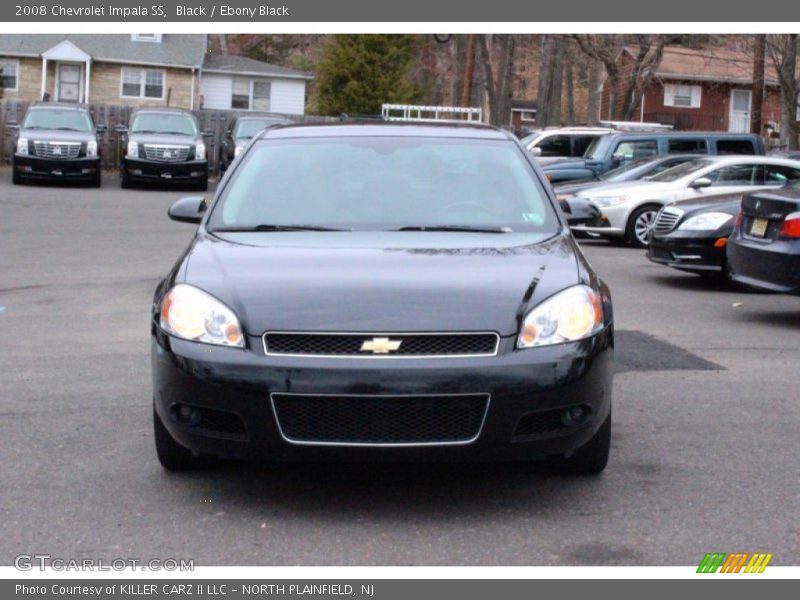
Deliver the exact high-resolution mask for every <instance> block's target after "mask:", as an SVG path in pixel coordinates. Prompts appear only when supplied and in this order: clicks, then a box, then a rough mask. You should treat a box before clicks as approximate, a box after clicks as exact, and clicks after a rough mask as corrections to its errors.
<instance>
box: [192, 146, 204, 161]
mask: <svg viewBox="0 0 800 600" xmlns="http://www.w3.org/2000/svg"><path fill="white" fill-rule="evenodd" d="M194 159H195V160H205V159H206V145H205V144H203V143H200V144H197V146H195V147H194Z"/></svg>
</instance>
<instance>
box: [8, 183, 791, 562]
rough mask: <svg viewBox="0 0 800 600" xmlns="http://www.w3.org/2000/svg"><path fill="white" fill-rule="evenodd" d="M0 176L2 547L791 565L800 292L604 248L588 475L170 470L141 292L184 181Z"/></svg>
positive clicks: (265, 558) (171, 252)
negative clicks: (746, 560) (782, 292)
mask: <svg viewBox="0 0 800 600" xmlns="http://www.w3.org/2000/svg"><path fill="white" fill-rule="evenodd" d="M10 179H11V177H10V173H9V171H8V170H4V171H0V208H1V209H2V212H1V213H0V214H1V215H2V217H1V218H0V307H2V308H0V335H2V340H3V344H2V345H0V373H1V374H2V380H1V381H0V465H1V466H2V468H1V469H0V564H5V565H7V564H11V563H12V561H13V558H14V556H16V555H18V554H23V553H24V554H33V553H48V554H51V555H52V556H58V557H62V558H82V557H103V558H106V559H109V560H110V559H112V558H117V557H128V558H131V557H132V558H142V559H147V558H167V557H177V558H193V559H194V560H195V562H196V564H197V565H235V564H245V565H261V564H290V565H296V564H333V565H344V564H367V565H369V564H378V565H444V564H447V565H461V564H484V565H488V564H513V565H540V564H570V565H574V564H589V565H594V564H666V565H688V564H697V563H698V562H699V561H700V559H701V558H702V556H703V554H704V553H705V552H710V551H724V552H733V551H743V552H752V551H761V552H772V553H774V555H775V558H774V559H773V564H797V563H798V562H800V561H799V560H798V559H800V541H799V540H800V531H799V530H798V529H799V528H800V526H798V524H797V519H796V515H797V514H798V513H799V512H800V505H799V504H800V468H799V467H798V463H797V456H798V455H800V436H798V433H797V432H798V428H799V427H800V403H798V393H797V381H798V378H797V377H798V375H797V374H798V370H797V369H798V365H799V364H800V345H799V344H798V343H797V340H798V333H800V300H799V299H797V298H790V297H782V296H770V295H760V294H747V293H743V292H739V291H731V290H728V289H725V288H722V287H721V286H719V285H718V284H714V283H709V282H706V281H704V280H702V279H700V278H698V277H696V276H693V275H685V274H681V273H678V272H675V271H671V270H669V269H666V268H664V267H660V266H656V265H653V264H651V263H649V262H648V261H647V260H646V258H645V257H644V254H643V252H642V251H640V250H632V249H627V248H616V247H612V246H610V245H607V244H604V243H599V242H587V243H585V244H584V248H585V250H586V253H587V255H588V256H589V258H590V260H591V261H592V262H593V263H594V265H595V267H596V268H597V269H598V271H600V273H601V274H602V275H603V276H604V277H605V279H606V280H607V281H608V283H609V284H610V285H611V288H612V291H613V294H614V299H615V311H616V328H617V359H618V360H617V364H618V366H617V369H618V374H617V376H616V380H615V408H614V419H615V422H614V428H615V429H614V433H613V447H612V457H611V463H610V465H609V468H608V469H607V471H606V472H605V474H604V475H603V476H601V477H599V478H594V479H592V478H586V479H581V478H559V477H555V476H551V475H547V474H544V473H540V472H533V473H531V472H530V471H529V470H528V469H525V468H522V467H520V466H515V465H508V466H500V467H497V466H474V465H472V466H470V465H450V466H420V465H393V466H385V465H372V466H363V465H349V466H313V465H312V466H309V465H304V466H281V467H267V466H262V465H233V464H223V465H221V466H219V467H217V468H214V469H212V470H209V471H204V472H199V473H192V474H182V475H174V474H167V473H165V472H163V471H162V469H161V467H160V466H159V465H158V463H157V461H156V457H155V452H154V449H153V442H152V436H151V413H150V406H151V384H150V372H149V337H148V335H149V304H150V302H151V300H152V292H153V289H154V287H155V285H156V283H157V281H158V280H159V278H160V277H161V276H162V275H163V274H165V273H166V271H167V270H168V269H169V268H170V266H171V265H172V263H173V261H174V260H175V259H176V257H177V256H178V254H179V253H180V252H181V251H182V250H183V248H185V246H186V244H187V243H188V242H189V240H190V238H191V235H192V227H191V226H189V225H181V224H177V223H173V222H170V221H169V220H168V219H167V217H166V210H167V207H168V206H169V205H170V203H171V202H172V201H173V200H174V199H176V198H178V197H180V196H181V195H191V194H192V192H181V191H166V192H158V191H137V190H130V191H129V190H125V191H123V190H120V189H119V187H118V185H117V181H116V179H115V178H113V177H110V176H109V177H106V180H105V183H104V185H103V188H102V189H99V190H95V189H83V188H58V187H45V186H25V187H13V186H12V185H11V182H10Z"/></svg>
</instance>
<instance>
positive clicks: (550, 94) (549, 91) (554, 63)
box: [536, 35, 565, 127]
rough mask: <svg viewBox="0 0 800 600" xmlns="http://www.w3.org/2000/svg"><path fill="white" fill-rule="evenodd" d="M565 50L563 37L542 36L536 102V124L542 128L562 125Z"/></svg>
mask: <svg viewBox="0 0 800 600" xmlns="http://www.w3.org/2000/svg"><path fill="white" fill-rule="evenodd" d="M564 48H565V39H564V38H563V37H562V36H560V35H545V36H542V51H541V56H540V63H539V88H538V90H539V91H538V94H537V100H536V123H537V125H539V126H541V127H547V126H549V125H560V124H561V91H562V81H563V76H564Z"/></svg>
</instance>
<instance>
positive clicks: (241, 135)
mask: <svg viewBox="0 0 800 600" xmlns="http://www.w3.org/2000/svg"><path fill="white" fill-rule="evenodd" d="M280 123H283V121H282V120H280V119H243V120H241V121H239V122H238V123H237V125H236V129H235V130H234V133H233V137H235V138H236V139H248V140H249V139H251V138H252V137H253V136H254V135H255V134H257V133H258V132H259V131H261V130H262V129H265V128H267V127H271V126H273V125H278V124H280Z"/></svg>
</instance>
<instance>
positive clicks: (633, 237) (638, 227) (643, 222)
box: [625, 204, 661, 248]
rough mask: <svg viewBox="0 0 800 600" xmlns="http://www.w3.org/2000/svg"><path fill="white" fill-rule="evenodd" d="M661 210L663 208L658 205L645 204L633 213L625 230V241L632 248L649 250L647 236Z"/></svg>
mask: <svg viewBox="0 0 800 600" xmlns="http://www.w3.org/2000/svg"><path fill="white" fill-rule="evenodd" d="M660 209H661V206H660V205H658V204H645V205H644V206H640V207H639V208H637V209H636V210H635V211H633V214H632V215H631V216H630V218H629V219H628V226H627V227H626V228H625V239H626V241H627V242H628V243H629V244H630V245H631V246H633V247H634V248H647V245H648V242H647V236H648V235H649V234H650V228H651V227H652V226H653V223H655V220H656V215H657V214H658V211H659V210H660Z"/></svg>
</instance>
